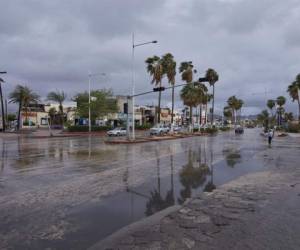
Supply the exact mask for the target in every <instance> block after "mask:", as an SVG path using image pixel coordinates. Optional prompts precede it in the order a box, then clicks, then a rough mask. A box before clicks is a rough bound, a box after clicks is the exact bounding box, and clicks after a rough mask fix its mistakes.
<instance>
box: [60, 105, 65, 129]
mask: <svg viewBox="0 0 300 250" xmlns="http://www.w3.org/2000/svg"><path fill="white" fill-rule="evenodd" d="M59 112H60V122H61V125H62V126H63V125H64V110H63V106H62V104H61V103H60V104H59Z"/></svg>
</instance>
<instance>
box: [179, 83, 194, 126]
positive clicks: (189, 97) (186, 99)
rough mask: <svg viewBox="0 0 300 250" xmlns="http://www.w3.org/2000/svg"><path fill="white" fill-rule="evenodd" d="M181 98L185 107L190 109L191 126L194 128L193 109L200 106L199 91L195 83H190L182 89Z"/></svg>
mask: <svg viewBox="0 0 300 250" xmlns="http://www.w3.org/2000/svg"><path fill="white" fill-rule="evenodd" d="M180 98H181V100H182V101H183V103H184V105H186V106H188V107H189V108H190V118H189V125H190V126H192V122H193V107H196V106H197V104H198V96H197V91H196V89H195V86H194V84H193V83H188V84H187V85H185V86H184V87H183V88H182V90H181V92H180Z"/></svg>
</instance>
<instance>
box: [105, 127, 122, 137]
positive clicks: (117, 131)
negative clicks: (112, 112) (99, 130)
mask: <svg viewBox="0 0 300 250" xmlns="http://www.w3.org/2000/svg"><path fill="white" fill-rule="evenodd" d="M107 135H108V136H124V135H127V130H126V128H114V129H112V130H109V131H107Z"/></svg>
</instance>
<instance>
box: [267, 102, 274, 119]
mask: <svg viewBox="0 0 300 250" xmlns="http://www.w3.org/2000/svg"><path fill="white" fill-rule="evenodd" d="M275 104H276V103H275V101H274V100H271V99H270V100H268V101H267V107H268V108H269V109H270V110H271V114H272V116H273V108H274V107H275Z"/></svg>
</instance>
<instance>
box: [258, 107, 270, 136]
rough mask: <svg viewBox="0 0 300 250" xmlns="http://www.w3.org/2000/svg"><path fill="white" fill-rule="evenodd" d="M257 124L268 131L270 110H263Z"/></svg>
mask: <svg viewBox="0 0 300 250" xmlns="http://www.w3.org/2000/svg"><path fill="white" fill-rule="evenodd" d="M257 122H258V123H259V124H262V125H263V127H264V128H265V132H266V131H268V128H269V112H268V110H266V109H265V110H263V111H262V112H261V113H260V114H258V115H257Z"/></svg>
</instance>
